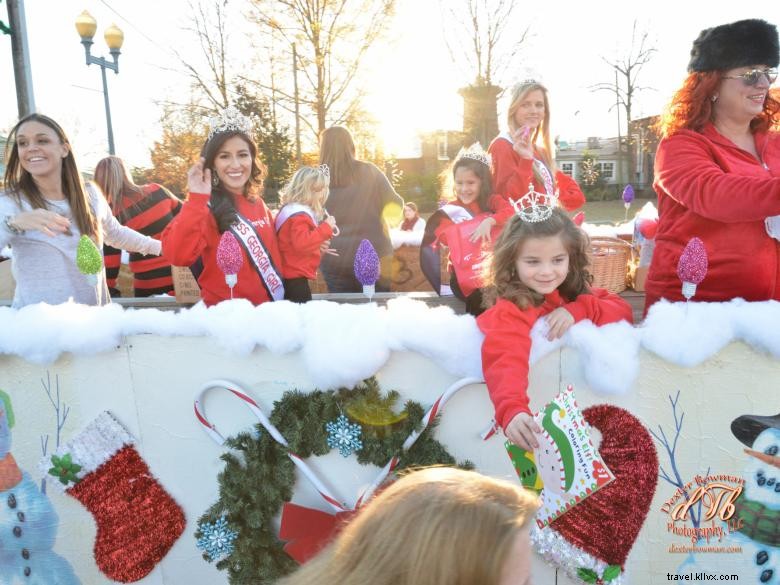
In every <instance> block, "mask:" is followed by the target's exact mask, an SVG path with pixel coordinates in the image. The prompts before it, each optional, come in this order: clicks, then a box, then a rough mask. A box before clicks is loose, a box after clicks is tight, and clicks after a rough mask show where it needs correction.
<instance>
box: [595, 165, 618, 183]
mask: <svg viewBox="0 0 780 585" xmlns="http://www.w3.org/2000/svg"><path fill="white" fill-rule="evenodd" d="M598 167H599V176H600V177H601V178H602V179H604V180H605V181H611V180H612V179H614V178H615V163H613V162H600V163H598Z"/></svg>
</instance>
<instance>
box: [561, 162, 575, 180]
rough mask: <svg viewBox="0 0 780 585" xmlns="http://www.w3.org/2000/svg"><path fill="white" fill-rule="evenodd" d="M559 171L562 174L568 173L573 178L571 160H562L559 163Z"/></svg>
mask: <svg viewBox="0 0 780 585" xmlns="http://www.w3.org/2000/svg"><path fill="white" fill-rule="evenodd" d="M561 172H562V173H563V174H564V175H569V176H570V177H572V178H574V163H573V162H562V163H561Z"/></svg>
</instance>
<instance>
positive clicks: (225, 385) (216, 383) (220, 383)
mask: <svg viewBox="0 0 780 585" xmlns="http://www.w3.org/2000/svg"><path fill="white" fill-rule="evenodd" d="M481 382H482V380H480V379H479V378H462V379H460V380H458V381H457V382H455V383H454V384H452V385H451V386H450V387H449V388H447V390H445V391H444V393H443V394H442V395H441V396H439V398H438V399H437V400H436V402H434V403H433V405H432V406H431V407H430V408H429V409H428V411H427V412H426V413H425V416H423V418H422V423H423V424H422V427H421V428H420V430H417V431H413V432H412V433H411V434H410V435H409V436H408V437H407V438H406V441H404V444H403V445H402V446H401V451H400V452H399V453H398V454H396V455H394V456H393V457H392V458H391V459H390V461H388V463H387V465H385V467H384V468H383V469H382V471H381V472H380V473H379V475H378V476H377V478H376V479H375V480H374V481H373V482H372V483H371V485H369V486H368V487H367V488H366V489H365V490H364V491H363V494H362V495H361V496H360V498H358V501H357V503H356V504H355V509H357V508H359V507H360V506H362V505H363V503H364V502H366V501H368V500H369V499H370V497H371V495H372V494H373V493H374V492H375V491H376V489H377V488H378V487H379V486H380V485H381V484H382V482H383V481H385V479H386V478H387V476H388V475H389V474H390V473H391V472H392V471H393V470H395V469H396V468H397V467H398V464H399V463H400V460H401V455H402V454H403V453H404V452H406V451H408V450H409V449H410V448H411V446H412V445H414V443H415V441H417V439H418V438H420V435H422V433H423V432H425V430H426V429H427V428H428V427H429V426H430V425H431V423H432V422H433V421H434V420H435V419H436V416H437V415H438V413H439V412H440V411H441V409H442V408H443V407H444V405H445V404H446V403H447V401H448V400H449V399H450V398H452V396H454V395H455V393H456V392H458V391H459V390H460V389H462V388H464V387H466V386H468V385H470V384H479V383H481ZM215 388H216V389H222V390H227V391H228V392H230V393H232V394H233V395H234V396H236V397H238V398H239V399H241V401H242V402H243V403H244V405H246V407H247V408H249V410H251V411H252V412H253V413H254V414H255V416H256V417H257V418H258V420H259V421H260V424H261V425H263V428H265V430H267V431H268V433H269V434H270V435H271V436H272V437H273V438H274V440H275V441H276V442H277V443H279V444H280V445H282V446H283V447H285V448H286V449H287V456H288V457H289V458H290V460H291V461H292V462H293V463H294V464H295V466H296V467H297V468H298V469H299V470H300V471H301V473H303V475H304V476H305V477H306V478H307V479H308V480H309V481H310V482H311V483H312V485H313V486H314V487H315V488H316V490H317V492H318V493H319V494H320V496H322V498H323V499H324V500H325V501H326V502H327V503H328V504H330V506H331V507H332V508H333V509H334V510H336V511H337V512H345V511H349V510H351V508H349V507H348V506H347V505H346V504H344V503H342V502H340V501H339V500H337V499H336V498H335V496H333V494H331V492H330V491H329V490H328V488H327V487H325V484H323V483H322V482H321V481H320V479H319V478H318V477H317V475H316V474H315V473H314V470H313V469H311V467H309V465H308V464H307V463H306V462H305V461H304V460H303V459H301V458H300V457H299V456H298V455H296V454H295V453H293V452H292V451H290V449H289V444H288V443H287V441H286V440H285V438H284V437H283V436H282V434H281V433H280V432H279V429H277V428H276V427H275V426H274V425H273V424H272V423H271V421H270V420H269V419H268V417H267V416H266V415H265V414H263V411H262V410H260V407H259V406H258V404H257V402H255V401H254V400H253V399H252V398H251V397H250V396H249V395H248V394H247V393H246V392H244V391H240V390H237V389H236V388H240V386H239V385H238V384H234V383H233V382H228V381H227V380H212V381H211V382H208V383H207V384H205V385H204V386H203V387H202V388H201V389H200V392H198V397H197V398H196V399H195V404H194V408H195V417H196V418H197V419H198V422H199V423H200V424H201V426H202V427H203V430H204V431H206V433H207V434H208V435H209V436H210V437H211V438H212V439H214V441H215V442H216V443H217V444H218V445H223V444H224V443H225V437H223V436H222V434H221V433H220V432H219V431H218V430H217V427H216V425H214V424H213V423H211V422H210V421H209V420H208V419H207V418H206V415H205V410H204V409H203V405H202V399H203V396H204V394H206V392H208V391H209V390H212V389H215Z"/></svg>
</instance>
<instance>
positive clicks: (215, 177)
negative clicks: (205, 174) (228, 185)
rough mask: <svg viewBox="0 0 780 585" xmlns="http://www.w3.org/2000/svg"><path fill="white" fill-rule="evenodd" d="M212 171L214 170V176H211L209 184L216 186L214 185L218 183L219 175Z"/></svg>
mask: <svg viewBox="0 0 780 585" xmlns="http://www.w3.org/2000/svg"><path fill="white" fill-rule="evenodd" d="M213 172H214V176H213V177H211V185H212V186H214V187H216V186H218V185H219V175H217V172H216V171H213Z"/></svg>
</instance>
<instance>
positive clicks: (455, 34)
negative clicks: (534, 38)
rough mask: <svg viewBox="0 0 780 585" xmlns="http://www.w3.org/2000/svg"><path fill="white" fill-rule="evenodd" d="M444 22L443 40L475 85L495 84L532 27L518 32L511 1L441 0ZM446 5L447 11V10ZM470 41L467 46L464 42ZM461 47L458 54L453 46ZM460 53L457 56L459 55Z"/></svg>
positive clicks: (458, 64)
mask: <svg viewBox="0 0 780 585" xmlns="http://www.w3.org/2000/svg"><path fill="white" fill-rule="evenodd" d="M439 1H440V6H441V9H442V10H441V12H442V17H443V18H442V20H443V21H444V38H445V43H446V45H447V48H448V50H449V52H450V56H451V57H452V59H453V61H454V62H455V63H456V65H457V66H458V68H459V69H460V70H461V71H466V72H467V73H466V77H467V78H468V79H469V80H470V82H471V83H474V84H476V85H493V84H494V83H498V82H500V79H499V77H500V76H501V75H502V74H503V72H504V71H506V69H507V68H508V66H509V65H510V64H511V63H512V60H513V58H514V57H515V56H516V55H517V53H518V52H519V51H520V50H521V48H522V46H523V44H524V43H526V41H527V39H528V34H529V30H530V29H529V28H528V27H526V28H525V29H524V30H522V29H521V30H518V31H516V30H515V29H514V28H512V27H513V26H516V23H517V19H516V18H514V19H513V18H512V14H513V11H514V10H515V7H516V6H517V3H516V2H512V1H508V0H465V2H461V3H458V4H454V3H452V2H447V0H439ZM445 3H446V7H447V9H446V10H445ZM464 38H465V39H468V42H467V43H464V42H463V41H462V40H463V39H464ZM456 46H457V47H461V52H460V53H462V55H461V56H460V57H459V56H458V55H456V51H455V50H454V47H456ZM460 53H458V54H460Z"/></svg>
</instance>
